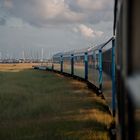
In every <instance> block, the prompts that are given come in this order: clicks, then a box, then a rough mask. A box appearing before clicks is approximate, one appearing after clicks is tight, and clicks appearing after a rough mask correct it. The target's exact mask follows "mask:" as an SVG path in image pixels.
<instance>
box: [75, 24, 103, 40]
mask: <svg viewBox="0 0 140 140" xmlns="http://www.w3.org/2000/svg"><path fill="white" fill-rule="evenodd" d="M73 31H74V32H80V33H81V34H82V35H83V36H84V37H86V38H95V37H101V36H102V35H103V32H102V31H97V30H93V29H92V28H90V27H88V26H86V25H84V24H80V25H78V27H77V28H73Z"/></svg>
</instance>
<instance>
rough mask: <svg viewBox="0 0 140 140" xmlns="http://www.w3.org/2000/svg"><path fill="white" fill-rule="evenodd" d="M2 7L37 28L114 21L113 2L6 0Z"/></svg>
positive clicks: (101, 0) (90, 0) (93, 0)
mask: <svg viewBox="0 0 140 140" xmlns="http://www.w3.org/2000/svg"><path fill="white" fill-rule="evenodd" d="M0 5H3V7H4V10H5V11H6V12H7V11H8V13H10V16H13V17H17V18H21V19H22V20H24V21H25V22H28V23H30V24H32V25H36V26H46V25H47V24H50V25H51V24H52V25H54V24H71V23H72V24H73V23H90V24H96V23H99V22H100V21H110V20H112V19H113V14H112V9H113V1H112V0H87V1H86V0H24V1H23V0H5V2H3V1H0Z"/></svg>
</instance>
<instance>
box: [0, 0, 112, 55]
mask: <svg viewBox="0 0 140 140" xmlns="http://www.w3.org/2000/svg"><path fill="white" fill-rule="evenodd" d="M113 6H114V1H113V0H0V57H15V56H16V57H22V53H23V51H24V52H25V53H26V54H25V55H26V56H31V55H41V49H42V48H43V50H44V57H50V56H51V55H52V54H53V53H57V52H61V51H69V50H73V49H79V48H85V47H90V46H91V45H96V44H100V43H103V42H104V41H105V40H107V39H109V38H110V37H111V36H112V26H113Z"/></svg>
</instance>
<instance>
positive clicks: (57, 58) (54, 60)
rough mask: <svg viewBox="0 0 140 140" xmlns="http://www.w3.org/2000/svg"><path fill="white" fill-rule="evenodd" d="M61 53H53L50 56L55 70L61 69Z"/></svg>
mask: <svg viewBox="0 0 140 140" xmlns="http://www.w3.org/2000/svg"><path fill="white" fill-rule="evenodd" d="M62 59H63V58H62V53H57V54H55V55H53V58H52V68H53V70H55V71H61V70H62V69H61V65H62V64H61V63H62Z"/></svg>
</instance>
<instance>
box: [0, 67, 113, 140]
mask: <svg viewBox="0 0 140 140" xmlns="http://www.w3.org/2000/svg"><path fill="white" fill-rule="evenodd" d="M0 79H1V80H0V139H1V140H44V139H45V140H93V139H97V140H100V139H101V140H107V139H109V137H108V135H107V129H106V127H107V125H108V124H109V123H110V122H111V120H112V118H111V116H110V115H109V114H108V113H107V109H106V104H105V101H104V100H102V99H100V98H99V97H97V96H96V95H95V93H93V92H92V91H90V90H88V88H87V86H86V85H85V84H83V83H81V82H78V81H75V80H72V79H68V78H65V77H62V76H60V75H57V74H54V73H50V72H46V71H36V70H31V69H26V70H20V71H18V72H4V71H2V72H0Z"/></svg>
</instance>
